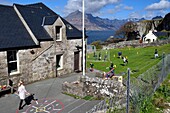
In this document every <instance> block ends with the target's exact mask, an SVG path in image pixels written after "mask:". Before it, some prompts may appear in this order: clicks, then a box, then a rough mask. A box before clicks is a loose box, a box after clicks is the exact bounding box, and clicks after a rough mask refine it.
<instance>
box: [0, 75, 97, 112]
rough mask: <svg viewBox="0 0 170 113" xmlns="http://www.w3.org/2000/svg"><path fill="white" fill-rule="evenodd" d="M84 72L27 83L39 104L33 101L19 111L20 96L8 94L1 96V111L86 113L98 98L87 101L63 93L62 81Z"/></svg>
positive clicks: (76, 76) (77, 76)
mask: <svg viewBox="0 0 170 113" xmlns="http://www.w3.org/2000/svg"><path fill="white" fill-rule="evenodd" d="M86 75H87V76H89V75H90V76H94V75H95V73H93V72H92V73H88V74H87V73H86ZM80 76H82V73H72V74H69V75H66V76H62V77H57V78H52V79H47V80H43V81H38V82H35V83H32V84H28V85H26V89H27V91H28V92H30V93H34V94H35V98H38V104H36V103H35V102H33V101H32V104H31V105H30V106H27V105H26V106H25V107H24V109H23V110H20V111H18V110H17V109H18V104H19V101H20V100H19V97H18V96H17V95H16V94H8V95H5V96H4V97H1V98H0V106H1V107H0V112H1V113H45V112H48V113H85V112H86V111H88V110H90V109H91V108H93V106H94V105H96V104H97V103H99V101H98V100H95V101H86V100H82V99H75V98H73V97H70V96H67V95H65V94H62V89H61V87H62V83H63V82H65V81H67V82H72V81H75V80H78V78H79V77H80Z"/></svg>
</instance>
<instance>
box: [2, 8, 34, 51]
mask: <svg viewBox="0 0 170 113" xmlns="http://www.w3.org/2000/svg"><path fill="white" fill-rule="evenodd" d="M31 47H36V44H35V43H34V41H33V40H32V38H31V36H30V35H29V33H28V32H27V30H26V29H25V27H24V25H23V24H22V22H21V20H20V19H19V18H18V16H17V14H16V12H15V11H14V8H13V7H12V6H5V5H0V51H4V50H10V49H18V48H19V49H22V48H31Z"/></svg>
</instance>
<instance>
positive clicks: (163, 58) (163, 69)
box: [161, 52, 165, 83]
mask: <svg viewBox="0 0 170 113" xmlns="http://www.w3.org/2000/svg"><path fill="white" fill-rule="evenodd" d="M164 65H165V53H164V52H163V54H162V76H161V83H162V82H163V79H164V74H165V72H164V71H165V66H164Z"/></svg>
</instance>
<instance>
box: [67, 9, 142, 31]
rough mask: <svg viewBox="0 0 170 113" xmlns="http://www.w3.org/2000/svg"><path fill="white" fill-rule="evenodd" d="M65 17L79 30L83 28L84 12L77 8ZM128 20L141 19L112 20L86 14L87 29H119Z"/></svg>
mask: <svg viewBox="0 0 170 113" xmlns="http://www.w3.org/2000/svg"><path fill="white" fill-rule="evenodd" d="M65 19H66V20H67V21H68V22H70V23H71V24H73V25H74V26H75V27H77V28H78V29H79V30H81V29H82V12H80V11H78V10H77V11H75V12H73V13H70V14H69V15H68V16H67V17H65ZM128 21H139V20H138V19H135V20H132V19H124V20H118V19H113V20H110V19H108V18H104V19H103V18H100V17H94V16H93V15H91V14H85V28H86V30H117V29H119V28H120V27H121V26H122V25H123V24H125V23H126V22H128Z"/></svg>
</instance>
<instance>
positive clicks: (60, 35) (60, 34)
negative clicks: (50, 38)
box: [55, 26, 62, 41]
mask: <svg viewBox="0 0 170 113" xmlns="http://www.w3.org/2000/svg"><path fill="white" fill-rule="evenodd" d="M55 34H56V41H62V26H61V27H60V32H59V33H56V26H55ZM57 35H58V36H59V38H58V37H57Z"/></svg>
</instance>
